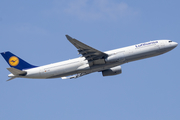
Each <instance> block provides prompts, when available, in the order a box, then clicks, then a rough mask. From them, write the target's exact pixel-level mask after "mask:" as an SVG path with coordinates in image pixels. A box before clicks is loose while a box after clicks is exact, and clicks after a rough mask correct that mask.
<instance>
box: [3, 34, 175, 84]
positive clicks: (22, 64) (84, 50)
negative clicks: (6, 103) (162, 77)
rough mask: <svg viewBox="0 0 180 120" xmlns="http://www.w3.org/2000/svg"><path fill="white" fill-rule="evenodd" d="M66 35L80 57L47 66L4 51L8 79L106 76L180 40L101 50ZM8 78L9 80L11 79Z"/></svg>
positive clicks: (170, 47) (155, 41)
mask: <svg viewBox="0 0 180 120" xmlns="http://www.w3.org/2000/svg"><path fill="white" fill-rule="evenodd" d="M66 37H67V39H68V40H69V41H70V42H71V43H72V44H73V45H74V46H75V47H76V48H77V49H78V52H79V54H81V55H82V56H81V57H78V58H75V59H71V60H66V61H62V62H58V63H53V64H49V65H44V66H34V65H31V64H29V63H28V62H26V61H24V60H22V59H21V58H19V57H18V56H16V55H14V54H13V53H11V52H9V51H7V52H3V53H1V55H2V56H3V57H4V59H5V60H6V61H7V63H8V64H9V65H10V68H7V70H9V71H10V72H11V74H9V75H8V76H9V77H11V78H10V79H9V80H12V79H14V78H34V79H48V78H59V77H61V78H62V79H71V78H78V77H80V76H83V75H87V74H89V73H93V72H102V75H103V76H111V75H117V74H120V73H121V72H122V70H121V66H120V65H122V64H124V63H127V62H132V61H135V60H140V59H144V58H149V57H153V56H157V55H161V54H163V53H166V52H168V51H170V50H172V49H174V48H175V47H176V46H177V45H178V43H176V42H173V41H171V40H154V41H150V42H145V43H140V44H136V45H132V46H128V47H124V48H119V49H115V50H110V51H106V52H101V51H99V50H97V49H95V48H92V47H90V46H88V45H86V44H84V43H82V42H80V41H78V40H76V39H74V38H71V37H70V36H68V35H66ZM9 80H8V81H9Z"/></svg>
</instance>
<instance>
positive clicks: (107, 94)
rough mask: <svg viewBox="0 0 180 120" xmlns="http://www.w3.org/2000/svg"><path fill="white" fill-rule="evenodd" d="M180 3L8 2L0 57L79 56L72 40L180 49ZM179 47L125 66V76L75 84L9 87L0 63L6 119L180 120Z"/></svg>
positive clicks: (0, 99)
mask: <svg viewBox="0 0 180 120" xmlns="http://www.w3.org/2000/svg"><path fill="white" fill-rule="evenodd" d="M179 4H180V1H178V0H166V1H164V0H148V1H147V0H146V1H144V0H139V1H132V0H124V1H119V0H60V1H58V0H46V1H43V0H36V1H24V0H16V1H13V0H1V1H0V41H1V44H0V52H4V51H11V52H13V53H14V54H16V55H18V56H19V57H21V58H23V59H24V60H26V61H28V62H29V63H32V64H34V65H39V66H40V65H45V64H49V63H54V62H59V61H62V60H67V59H72V58H75V57H79V56H78V54H77V50H76V48H75V47H74V46H73V45H72V44H71V43H69V41H68V40H67V39H66V38H65V34H69V35H70V36H72V37H74V38H76V39H78V40H80V41H82V42H84V43H86V44H88V45H90V46H92V47H94V48H96V49H98V50H100V51H107V50H111V49H115V48H120V47H125V46H129V45H133V44H137V43H141V42H146V41H150V40H156V39H171V40H173V41H176V42H178V43H180V40H179V38H180V34H179V31H180V16H179V12H180V8H179ZM179 50H180V49H179V46H178V47H177V48H175V49H174V50H172V51H170V52H168V53H166V54H163V55H161V56H157V57H153V58H148V59H144V60H139V61H135V62H131V63H127V64H124V65H122V70H123V73H122V74H121V75H117V76H112V77H103V76H102V75H101V73H93V74H90V75H87V76H83V77H81V78H78V79H74V80H62V79H60V78H57V79H49V80H46V79H44V80H38V79H37V80H36V79H22V78H17V79H15V80H12V81H9V82H6V80H7V79H8V77H7V75H8V74H9V71H7V70H6V68H7V67H9V66H8V64H7V63H6V62H5V60H4V59H3V58H2V57H1V59H0V63H1V67H0V73H1V75H0V119H1V120H32V119H33V120H40V119H43V120H100V119H103V120H118V119H123V120H152V119H153V120H160V119H163V120H172V119H175V120H177V119H180V114H179V111H180V103H179V101H180V94H179V93H180V88H179V86H180V81H179V80H180V79H179V78H180V77H179V67H180V66H179V61H180V57H179Z"/></svg>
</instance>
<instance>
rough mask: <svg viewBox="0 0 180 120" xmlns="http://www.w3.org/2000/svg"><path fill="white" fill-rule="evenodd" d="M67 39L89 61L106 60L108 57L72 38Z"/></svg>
mask: <svg viewBox="0 0 180 120" xmlns="http://www.w3.org/2000/svg"><path fill="white" fill-rule="evenodd" d="M66 37H67V39H68V40H69V41H70V42H71V43H72V44H73V45H74V46H75V47H76V48H77V49H78V52H79V54H82V56H83V57H85V58H86V59H87V60H88V61H94V60H98V59H103V58H106V57H107V56H108V55H107V54H106V53H103V52H101V51H99V50H96V49H94V48H92V47H90V46H88V45H86V44H84V43H82V42H80V41H78V40H76V39H74V38H72V37H70V36H69V35H66Z"/></svg>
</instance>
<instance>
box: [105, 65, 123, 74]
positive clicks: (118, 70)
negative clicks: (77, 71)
mask: <svg viewBox="0 0 180 120" xmlns="http://www.w3.org/2000/svg"><path fill="white" fill-rule="evenodd" d="M121 73H122V70H121V66H116V67H113V68H109V69H107V70H103V71H102V75H103V76H111V75H118V74H121Z"/></svg>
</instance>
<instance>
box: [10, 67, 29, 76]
mask: <svg viewBox="0 0 180 120" xmlns="http://www.w3.org/2000/svg"><path fill="white" fill-rule="evenodd" d="M7 70H9V71H10V72H11V73H12V74H13V75H15V76H17V75H20V76H24V75H26V74H27V72H26V71H22V70H19V69H16V68H13V67H11V68H7Z"/></svg>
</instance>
